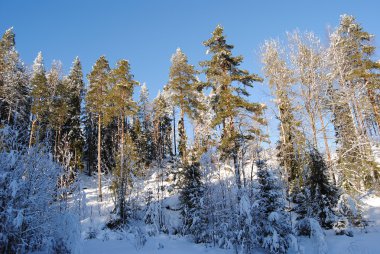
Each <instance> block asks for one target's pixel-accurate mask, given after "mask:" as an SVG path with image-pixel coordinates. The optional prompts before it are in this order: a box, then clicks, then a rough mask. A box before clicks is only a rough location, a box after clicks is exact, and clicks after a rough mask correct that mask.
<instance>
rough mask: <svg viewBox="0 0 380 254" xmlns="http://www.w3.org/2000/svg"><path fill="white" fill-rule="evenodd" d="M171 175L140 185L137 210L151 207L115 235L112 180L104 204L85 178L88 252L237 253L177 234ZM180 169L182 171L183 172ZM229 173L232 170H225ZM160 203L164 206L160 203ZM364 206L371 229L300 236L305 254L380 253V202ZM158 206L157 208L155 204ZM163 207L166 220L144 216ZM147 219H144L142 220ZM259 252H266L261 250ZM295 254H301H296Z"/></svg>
mask: <svg viewBox="0 0 380 254" xmlns="http://www.w3.org/2000/svg"><path fill="white" fill-rule="evenodd" d="M168 169H169V170H168V171H167V172H166V173H163V172H160V171H154V170H153V171H152V172H151V173H150V175H149V176H148V177H146V179H145V180H141V181H140V182H139V181H137V183H136V185H135V187H134V189H135V190H134V192H133V193H131V196H132V198H134V199H135V202H134V203H135V205H137V206H138V205H139V204H143V202H142V201H146V199H147V198H149V199H151V201H152V202H151V203H150V204H151V206H149V207H139V209H140V213H138V214H134V215H133V216H132V217H135V218H136V219H135V220H133V219H132V220H131V221H130V223H129V226H128V227H127V228H126V229H125V230H122V231H121V230H111V229H109V228H107V227H106V223H107V222H108V221H109V220H110V219H111V218H112V212H113V207H114V203H113V200H112V199H113V197H112V192H111V190H110V188H109V186H110V184H111V179H109V178H106V177H104V178H103V202H98V198H97V179H96V177H88V176H85V175H82V176H81V177H80V179H81V186H82V188H83V189H84V193H85V197H84V199H85V201H86V207H85V208H83V211H82V215H81V216H82V218H81V252H82V253H115V254H117V253H143V254H144V253H169V254H170V253H185V254H186V253H234V250H232V249H220V248H218V247H214V246H210V245H208V246H207V245H205V244H195V243H194V242H193V241H192V239H190V238H188V237H182V236H180V235H179V234H176V233H177V232H176V231H179V230H180V227H181V226H180V224H181V222H180V213H179V211H178V208H179V200H178V192H177V190H175V187H174V186H175V181H176V176H175V174H174V173H173V172H172V171H171V170H175V169H174V168H172V167H170V166H169V168H168ZM179 170H180V169H179ZM220 173H221V174H228V170H226V171H223V170H222V171H221V172H220ZM154 201H158V202H154ZM361 201H362V202H363V204H364V217H365V219H366V220H367V221H368V222H369V225H368V226H366V227H365V228H353V229H352V230H353V234H354V236H353V237H349V236H346V235H342V236H338V235H335V232H334V231H333V230H323V231H321V232H318V231H315V233H314V235H313V236H311V237H310V238H309V237H297V240H298V244H299V253H304V254H309V253H310V254H312V253H318V254H319V253H331V254H342V253H366V254H367V253H368V254H370V253H373V254H375V253H379V249H380V242H379V239H380V198H379V197H377V196H375V195H373V194H368V195H365V196H362V197H361ZM154 204H155V205H154ZM157 205H161V206H162V207H163V208H164V209H162V211H163V214H162V218H150V219H151V223H150V224H145V223H144V219H147V218H146V217H145V218H144V216H145V215H146V214H149V209H151V214H154V211H153V210H154V209H157ZM141 218H142V220H141ZM159 219H162V220H164V221H165V224H166V225H168V228H167V234H164V233H160V232H159V230H158V229H156V228H155V223H157V221H156V222H155V220H159ZM255 253H265V252H264V251H263V250H261V249H257V250H255ZM289 253H295V251H294V250H292V251H290V252H289Z"/></svg>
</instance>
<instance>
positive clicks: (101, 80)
mask: <svg viewBox="0 0 380 254" xmlns="http://www.w3.org/2000/svg"><path fill="white" fill-rule="evenodd" d="M109 72H110V67H109V64H108V61H107V59H106V58H105V57H104V56H101V57H100V58H99V59H98V60H97V61H96V63H95V65H94V66H93V67H92V71H91V73H90V74H89V75H88V76H87V78H88V80H89V82H90V87H89V90H88V93H87V97H86V101H87V107H88V109H89V111H90V112H91V113H92V114H93V115H94V116H95V117H96V118H97V125H98V127H97V128H98V130H97V131H98V139H97V141H98V145H97V146H98V166H97V167H98V192H99V199H100V201H102V167H101V159H102V158H101V150H102V149H101V145H102V134H101V132H102V126H103V124H104V123H106V120H109V118H108V117H107V115H106V114H107V112H106V109H107V103H108V101H107V98H108V97H107V96H108V92H109V89H110V82H109Z"/></svg>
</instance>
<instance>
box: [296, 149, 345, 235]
mask: <svg viewBox="0 0 380 254" xmlns="http://www.w3.org/2000/svg"><path fill="white" fill-rule="evenodd" d="M306 154H307V156H308V159H307V167H306V170H305V172H304V178H305V185H304V188H303V189H302V191H301V193H300V194H299V195H298V196H297V199H296V200H295V201H296V203H297V205H296V207H295V211H296V212H297V214H298V215H299V217H298V219H303V218H314V219H315V220H317V221H318V222H319V224H320V225H321V226H322V227H323V228H326V229H330V228H332V226H333V223H334V222H335V221H336V214H335V211H334V209H335V207H336V205H337V202H338V198H339V190H338V189H337V188H336V187H335V186H334V185H333V184H331V182H332V180H331V179H329V173H328V172H329V169H328V167H327V165H326V162H325V160H324V159H323V157H322V155H321V154H320V153H319V151H318V150H317V149H316V148H315V147H313V146H311V145H309V146H308V148H307V151H306Z"/></svg>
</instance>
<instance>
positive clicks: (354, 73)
mask: <svg viewBox="0 0 380 254" xmlns="http://www.w3.org/2000/svg"><path fill="white" fill-rule="evenodd" d="M371 38H372V35H370V34H369V33H367V32H365V31H364V30H363V28H362V27H361V26H360V25H359V24H358V23H357V22H356V21H355V18H354V17H352V16H349V15H342V16H341V20H340V25H339V27H338V28H337V29H336V31H334V33H332V34H331V35H330V41H331V43H330V47H329V51H328V53H329V60H330V65H331V74H330V76H331V84H330V87H329V94H330V107H331V111H332V114H333V119H332V121H333V124H334V128H335V132H336V141H337V144H338V148H337V155H338V168H339V169H340V171H341V173H342V176H343V177H342V183H341V184H342V185H343V187H344V188H345V189H346V190H347V191H350V192H357V191H361V190H365V189H366V188H368V187H370V186H372V184H373V183H374V180H375V179H374V178H375V176H376V175H378V169H377V168H376V165H375V163H374V161H373V155H372V150H371V147H370V144H369V139H368V134H367V126H366V123H365V121H364V109H365V105H368V104H370V105H372V108H373V111H374V112H376V111H377V109H376V106H375V107H374V106H373V104H372V102H371V98H370V96H369V97H368V96H367V94H368V91H369V92H370V94H371V92H372V91H373V90H371V88H372V87H371V84H370V83H369V81H370V80H373V77H375V76H376V75H374V71H375V70H376V69H377V68H378V67H379V66H378V65H377V64H376V63H375V62H373V61H372V60H371V56H372V55H373V53H374V50H375V48H374V47H373V46H372V45H370V43H368V42H370V41H371Z"/></svg>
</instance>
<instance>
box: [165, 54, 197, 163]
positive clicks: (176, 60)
mask: <svg viewBox="0 0 380 254" xmlns="http://www.w3.org/2000/svg"><path fill="white" fill-rule="evenodd" d="M171 62H172V65H171V67H170V73H169V78H170V81H169V83H168V85H167V86H165V89H166V90H167V92H168V93H169V98H170V100H171V102H172V104H173V106H174V107H175V106H178V107H179V108H180V119H179V122H178V134H179V142H178V151H179V155H180V157H181V158H182V163H186V154H187V153H186V145H187V144H186V143H187V136H186V130H185V114H187V115H188V116H189V117H190V118H191V119H194V118H195V117H196V113H197V109H198V108H199V107H200V102H199V101H198V97H199V96H198V94H197V90H196V88H197V82H198V81H197V79H196V76H195V75H196V73H197V72H196V70H195V69H194V66H193V65H190V64H188V60H187V56H186V55H185V54H184V53H183V52H182V51H181V49H179V48H178V49H177V51H176V53H175V54H173V56H172V58H171ZM174 145H177V144H174Z"/></svg>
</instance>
